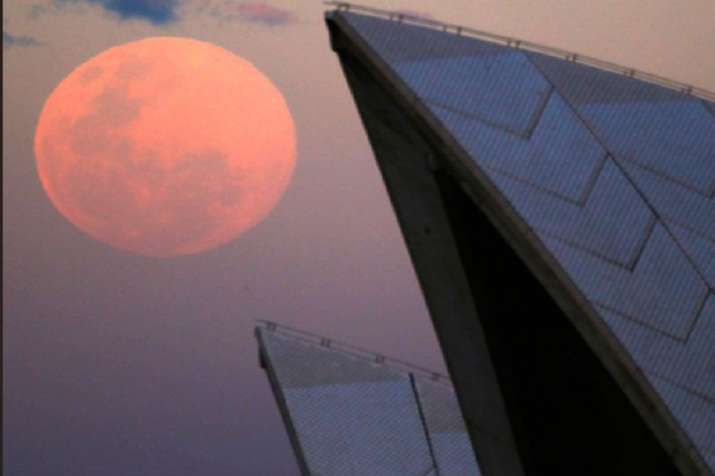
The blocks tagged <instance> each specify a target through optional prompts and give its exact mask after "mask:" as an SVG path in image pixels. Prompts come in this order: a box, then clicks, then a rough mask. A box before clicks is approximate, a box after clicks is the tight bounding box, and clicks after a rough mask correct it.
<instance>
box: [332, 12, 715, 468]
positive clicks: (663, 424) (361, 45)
mask: <svg viewBox="0 0 715 476" xmlns="http://www.w3.org/2000/svg"><path fill="white" fill-rule="evenodd" d="M326 21H328V22H331V23H333V24H334V25H335V26H336V27H337V28H339V29H340V31H341V32H342V33H343V34H344V35H345V37H346V38H348V39H349V40H350V44H349V45H341V46H346V47H348V49H349V50H350V54H351V55H352V56H353V57H355V58H357V59H358V60H360V61H361V63H362V64H363V65H364V66H365V67H366V68H367V69H368V70H369V71H370V72H371V73H372V74H373V75H374V76H375V78H376V79H378V80H381V83H382V84H383V86H384V88H385V89H386V90H387V91H388V92H389V93H390V94H391V95H392V96H393V97H394V99H395V100H396V102H397V103H398V104H399V105H400V107H401V109H402V110H404V111H405V113H406V115H407V116H408V117H409V118H410V119H411V120H412V122H413V123H414V124H416V125H418V127H419V128H420V132H421V133H422V134H423V135H424V136H425V137H426V138H429V140H430V142H431V143H432V144H433V145H434V146H435V147H436V148H437V149H439V150H440V151H442V152H443V155H444V156H445V157H448V158H449V163H448V164H446V165H447V166H448V168H449V172H450V173H451V174H452V175H453V176H454V177H455V178H456V179H457V181H458V182H460V183H461V185H462V187H463V189H464V191H465V192H466V193H467V195H469V196H470V198H471V199H472V200H473V202H474V204H475V206H477V207H479V209H480V210H482V211H483V212H484V213H485V215H486V216H487V217H488V218H489V220H490V221H491V222H492V224H493V225H494V226H495V227H496V228H497V230H498V231H499V233H500V234H501V235H502V237H503V238H504V239H505V240H506V242H507V243H508V244H509V245H510V246H511V247H512V248H513V249H514V251H515V252H516V253H517V255H518V256H519V258H520V259H521V260H522V261H523V262H524V263H525V264H526V266H527V267H528V268H529V270H530V271H531V272H532V273H533V274H534V275H535V276H536V277H537V279H538V280H539V281H540V282H541V284H542V285H543V286H544V287H545V288H546V289H547V290H548V291H549V293H550V294H551V296H552V298H553V299H554V300H555V301H556V303H557V304H558V305H559V307H561V309H562V310H563V312H564V313H565V314H566V315H567V316H568V317H569V319H570V320H571V322H572V324H573V325H574V327H575V328H576V329H577V330H578V332H579V333H580V334H581V336H582V337H583V338H584V339H585V340H586V342H587V343H588V344H589V345H590V346H591V349H592V350H593V351H594V352H595V353H596V355H597V356H598V357H599V358H600V359H601V361H602V362H603V364H604V365H605V366H606V368H607V369H608V370H609V372H611V374H612V375H613V377H614V378H615V380H616V381H617V382H618V383H619V384H620V385H621V387H622V389H623V390H624V391H625V393H626V395H627V396H628V397H629V399H630V400H631V402H632V403H633V404H634V405H635V407H636V408H637V410H638V411H639V412H640V414H641V416H642V417H643V418H644V420H645V421H646V423H647V425H648V426H649V427H650V428H651V430H652V431H653V432H654V433H655V435H656V436H657V438H658V439H659V441H660V442H661V444H662V445H663V446H664V448H665V450H666V451H667V452H668V453H669V454H670V455H671V457H672V458H673V461H674V462H675V464H676V465H677V466H678V468H679V469H680V470H681V471H682V472H683V474H684V475H686V476H715V475H713V473H712V472H711V471H710V469H709V468H708V466H707V464H706V462H705V460H704V457H703V456H702V455H701V454H700V453H699V451H698V450H697V448H696V447H695V445H694V444H693V443H692V442H691V440H690V438H689V436H688V435H687V434H686V433H685V431H684V430H683V429H682V428H681V427H680V424H679V423H678V422H677V420H676V419H675V417H674V416H673V415H672V413H671V411H670V409H669V408H668V407H667V406H666V404H665V402H663V401H662V400H661V398H660V397H659V396H658V393H657V392H656V391H655V389H654V388H653V387H652V385H651V384H650V382H649V381H648V379H647V377H646V376H645V375H644V374H643V371H642V370H641V369H640V368H639V367H638V365H637V364H636V363H635V361H634V360H633V358H632V356H631V355H630V354H629V353H628V352H627V351H626V350H625V349H624V348H623V346H622V344H621V343H620V342H619V340H618V338H617V337H616V336H615V335H614V334H613V333H612V332H611V330H610V329H609V328H608V327H607V325H606V324H605V323H604V322H603V321H602V320H601V318H600V317H599V314H598V312H597V311H596V309H595V308H594V307H593V305H592V304H591V303H590V302H589V301H588V300H587V299H586V297H585V296H584V295H583V293H582V292H581V291H580V290H579V289H578V287H577V286H576V284H575V283H574V282H573V280H572V279H571V278H570V276H569V275H568V273H566V271H565V270H564V269H563V268H562V267H561V265H560V264H559V263H558V261H557V260H556V259H555V258H554V257H553V256H552V255H551V253H550V252H549V251H548V250H547V248H546V247H545V246H544V244H543V243H542V242H541V240H540V239H539V238H538V236H537V235H536V234H535V233H534V231H533V230H532V229H531V228H530V227H529V226H528V224H527V223H526V222H525V221H524V220H523V219H522V218H521V217H520V216H519V214H518V213H517V212H516V210H514V208H513V207H512V206H511V204H509V203H508V202H507V201H506V200H505V198H504V197H503V196H502V195H501V193H500V192H499V191H498V189H497V188H496V187H495V186H494V184H492V183H491V181H490V180H489V178H488V177H487V176H486V175H485V174H484V173H483V172H481V171H480V170H479V169H477V167H476V166H475V165H474V164H473V163H472V161H471V160H470V158H469V154H468V153H467V152H466V151H465V150H464V149H463V148H462V147H461V146H460V145H459V144H458V142H457V141H456V140H455V139H454V137H452V135H451V134H450V133H449V131H448V130H446V129H445V128H444V127H443V126H442V124H441V123H440V121H439V120H438V119H437V118H436V117H435V116H434V115H433V114H432V113H431V112H430V110H429V108H428V107H427V106H426V105H425V104H424V103H422V102H421V100H420V99H419V98H418V97H417V96H416V95H415V93H414V92H412V91H411V90H410V89H409V88H408V87H407V85H405V84H404V83H403V82H402V80H401V79H400V78H399V77H398V76H397V75H396V74H394V72H393V71H392V70H391V68H390V67H389V65H388V64H387V63H386V62H385V61H384V60H383V59H382V58H381V57H380V55H379V54H377V53H376V52H375V51H374V50H372V48H371V47H370V46H369V45H368V44H367V42H366V41H365V40H364V39H363V38H362V37H361V36H360V34H359V33H358V32H357V31H356V30H355V29H354V28H353V27H352V26H351V25H350V24H349V22H348V21H347V20H345V19H344V17H343V14H342V13H341V12H339V11H331V12H327V13H326ZM332 47H333V49H334V50H336V45H332ZM453 381H454V379H453Z"/></svg>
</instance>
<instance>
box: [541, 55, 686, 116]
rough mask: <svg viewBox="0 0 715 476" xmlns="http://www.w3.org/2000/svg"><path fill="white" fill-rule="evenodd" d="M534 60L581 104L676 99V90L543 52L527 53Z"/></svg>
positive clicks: (677, 98) (550, 79)
mask: <svg viewBox="0 0 715 476" xmlns="http://www.w3.org/2000/svg"><path fill="white" fill-rule="evenodd" d="M527 54H528V56H529V58H530V59H531V60H532V61H533V63H534V64H535V65H536V66H537V67H538V68H539V70H540V71H541V72H542V73H543V74H544V75H545V77H546V78H547V79H548V80H549V81H551V83H552V84H553V85H554V86H556V88H557V89H558V90H559V91H560V92H561V94H563V95H564V97H565V98H566V99H567V100H568V101H569V102H571V103H572V104H574V105H575V106H578V105H580V104H583V103H601V102H606V103H630V102H634V101H636V102H637V101H673V100H679V99H681V98H682V95H681V94H680V93H678V92H676V91H672V90H669V89H665V88H662V87H659V86H656V85H654V84H649V83H644V82H643V81H640V80H637V79H633V78H628V77H626V76H623V75H620V74H613V73H610V72H607V71H603V70H600V69H597V68H594V67H592V66H586V65H582V64H578V63H573V62H570V61H564V60H562V59H559V58H554V57H551V56H546V55H543V54H540V53H532V52H529V53H527Z"/></svg>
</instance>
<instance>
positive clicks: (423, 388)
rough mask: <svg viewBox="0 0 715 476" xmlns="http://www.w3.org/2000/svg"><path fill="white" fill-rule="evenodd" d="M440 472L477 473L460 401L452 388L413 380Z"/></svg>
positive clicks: (444, 473) (421, 380) (423, 380)
mask: <svg viewBox="0 0 715 476" xmlns="http://www.w3.org/2000/svg"><path fill="white" fill-rule="evenodd" d="M415 386H416V388H417V395H418V398H419V401H420V405H421V406H422V411H423V413H424V418H425V423H426V425H427V429H428V432H429V438H430V442H431V444H432V451H433V452H434V456H435V459H436V461H437V467H438V468H439V474H440V475H450V474H454V475H462V474H464V475H479V474H481V473H480V471H479V467H478V465H477V461H476V459H475V458H474V453H473V451H472V446H471V443H470V441H469V436H468V435H467V429H466V427H465V426H464V420H463V419H462V414H461V411H460V409H459V403H458V402H457V398H456V396H455V395H454V391H453V390H452V389H451V387H447V386H445V385H442V384H439V383H434V382H431V381H429V380H425V379H419V378H418V379H415Z"/></svg>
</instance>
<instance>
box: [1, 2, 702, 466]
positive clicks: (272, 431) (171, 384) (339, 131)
mask: <svg viewBox="0 0 715 476" xmlns="http://www.w3.org/2000/svg"><path fill="white" fill-rule="evenodd" d="M363 3H364V4H367V5H371V6H375V7H380V8H385V9H391V10H401V11H405V10H409V11H413V12H417V13H420V14H422V15H425V16H429V17H432V18H434V19H438V20H443V21H447V22H452V23H457V24H462V25H465V26H469V27H473V28H477V29H480V30H485V31H489V32H494V33H499V34H502V35H507V36H512V37H516V38H521V39H524V40H530V41H534V42H537V43H542V44H545V45H549V46H554V47H559V48H563V49H567V50H570V51H574V52H577V53H580V54H586V55H590V56H593V57H597V58H601V59H604V60H609V61H613V62H616V63H619V64H622V65H624V66H629V67H634V68H636V69H639V70H642V71H646V72H650V73H655V74H658V75H662V76H665V77H669V78H671V79H675V80H678V81H682V82H685V83H689V84H692V85H694V86H697V87H701V88H705V89H707V90H710V91H715V56H714V55H713V54H712V45H713V44H715V29H713V27H712V19H713V18H715V3H713V2H712V1H711V0H688V1H683V2H672V1H670V0H652V1H650V2H635V1H623V0H619V1H616V0H601V1H599V2H593V1H590V0H589V1H586V0H582V1H581V0H568V1H566V0H540V1H533V0H506V1H505V0H452V1H449V2H445V1H443V0H412V1H397V0H392V1H388V0H383V1H378V0H372V1H370V0H364V2H363ZM645 6H647V9H646V8H645ZM326 8H327V7H325V6H324V5H322V4H321V3H319V2H316V1H312V0H311V1H308V0H302V1H300V2H299V1H297V0H294V1H288V0H271V1H266V2H263V1H258V2H251V1H247V2H244V1H240V0H234V1H228V0H165V1H161V0H159V1H157V0H42V1H40V0H22V1H20V0H5V1H4V2H3V258H4V259H3V412H4V418H3V434H4V438H3V452H4V458H3V469H4V474H6V475H8V476H20V475H22V476H34V475H48V474H75V475H92V474H101V475H103V476H114V475H126V474H132V475H144V474H146V475H172V476H176V475H184V474H186V475H189V474H192V475H193V474H197V473H200V474H211V475H229V474H231V475H236V474H240V475H297V474H299V473H298V469H297V465H296V464H295V461H294V457H293V454H292V452H291V449H290V445H289V442H288V438H287V436H286V433H285V431H284V427H283V424H282V422H281V420H280V416H279V414H278V410H277V408H276V405H275V403H274V400H273V396H272V393H271V391H270V388H269V385H268V382H267V379H266V377H265V374H264V373H263V372H262V370H261V369H260V368H259V366H258V361H257V347H256V342H255V338H254V334H253V328H254V325H255V320H256V319H268V320H272V321H276V322H278V323H282V324H286V325H289V326H293V327H297V328H299V329H304V330H307V331H311V332H314V333H317V334H320V335H324V336H327V337H330V338H333V339H337V340H341V341H344V342H348V343H350V344H353V345H357V346H360V347H363V348H366V349H369V350H373V351H375V352H379V353H384V354H387V355H390V356H392V357H396V358H400V359H403V360H406V361H410V362H413V363H415V364H417V365H421V366H424V367H427V368H431V369H434V370H437V371H444V363H443V361H442V357H441V355H440V352H439V349H438V345H437V342H436V339H435V336H434V333H433V330H432V326H431V323H430V321H429V316H428V314H427V311H426V308H425V305H424V301H423V298H422V295H421V293H420V290H419V287H418V284H417V282H416V279H415V274H414V272H413V270H412V267H411V264H410V261H409V256H408V254H407V251H406V249H405V246H404V242H403V239H402V237H401V234H400V231H399V227H398V225H397V223H396V221H395V217H394V214H393V212H392V209H391V206H390V203H389V199H388V197H387V193H386V191H385V188H384V185H383V184H382V181H381V178H380V175H379V171H378V169H377V167H376V164H375V162H374V159H373V156H372V152H371V149H370V147H369V144H368V142H367V139H366V136H365V133H364V131H363V128H362V126H361V124H360V120H359V117H358V114H357V111H356V108H355V105H354V102H353V100H352V97H351V95H350V92H349V90H348V87H347V85H346V82H345V79H344V77H343V75H342V72H341V70H340V67H339V64H338V61H337V57H336V56H335V54H334V53H333V52H332V51H331V50H330V47H329V43H328V35H327V30H326V28H325V24H324V21H323V12H324V11H325V9H326ZM151 36H181V37H189V38H194V39H198V40H202V41H206V42H210V43H213V44H216V45H218V46H221V47H223V48H225V49H227V50H229V51H231V52H234V53H236V54H237V55H239V56H241V57H243V58H244V59H246V60H248V61H250V62H251V63H253V65H254V66H256V67H257V68H258V69H259V70H260V71H262V72H263V73H264V74H266V75H267V76H268V77H269V78H271V80H272V81H273V83H274V84H275V85H276V86H277V87H278V89H280V90H281V92H282V93H283V95H284V97H285V99H286V102H287V104H288V107H289V109H290V111H291V113H292V115H293V118H294V121H295V125H296V129H297V140H298V149H297V163H296V169H295V173H294V176H293V179H292V181H291V183H290V185H289V187H288V189H287V191H286V193H285V195H284V196H283V198H282V200H281V201H280V202H279V203H278V205H277V206H276V208H275V209H274V210H273V212H272V213H271V214H270V215H269V216H268V217H267V218H266V219H265V220H264V221H263V222H261V223H260V224H258V225H257V226H255V227H254V228H253V229H251V230H249V231H248V232H246V233H245V234H243V235H242V236H241V237H239V238H238V239H237V240H235V241H232V242H230V243H228V244H226V245H224V246H222V247H219V248H216V249H213V250H209V251H206V252H204V253H200V254H195V255H189V256H182V257H173V258H151V257H145V256H140V255H136V254H131V253H129V252H126V251H122V250H119V249H115V248H112V247H110V246H108V245H106V244H103V243H101V242H99V241H96V240H94V239H92V238H91V237H89V236H88V235H86V234H84V233H82V232H81V231H79V230H78V229H77V228H75V227H74V226H73V225H72V224H71V223H69V222H68V221H67V220H66V219H65V218H64V217H63V216H62V215H61V214H60V213H59V212H58V211H57V210H56V209H55V208H54V206H53V205H52V203H51V202H50V201H49V199H48V198H47V195H46V194H45V192H44V190H43V189H42V186H41V184H40V182H39V180H38V176H37V172H36V168H35V158H34V153H33V148H32V144H33V137H34V133H35V128H36V125H37V120H38V116H39V114H40V111H41V109H42V106H43V104H44V102H45V100H46V99H47V97H48V95H49V94H50V93H51V92H52V90H53V89H54V88H55V87H56V86H57V84H58V83H59V82H60V81H61V80H62V79H63V78H64V77H65V76H66V75H67V74H68V73H70V72H71V71H72V70H73V69H74V68H75V67H77V66H78V65H79V64H80V63H82V62H84V61H86V60H87V59H89V58H91V57H93V56H94V55H97V54H99V53H101V52H102V51H104V50H106V49H107V48H110V47H112V46H116V45H119V44H122V43H126V42H129V41H133V40H137V39H141V38H146V37H151Z"/></svg>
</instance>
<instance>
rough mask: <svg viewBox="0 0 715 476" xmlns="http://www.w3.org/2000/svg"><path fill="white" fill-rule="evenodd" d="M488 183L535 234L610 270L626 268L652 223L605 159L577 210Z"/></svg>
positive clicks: (523, 189)
mask: <svg viewBox="0 0 715 476" xmlns="http://www.w3.org/2000/svg"><path fill="white" fill-rule="evenodd" d="M489 175H490V178H491V179H492V180H493V181H494V183H495V184H496V185H497V186H498V187H499V189H500V190H501V191H502V193H503V194H504V195H505V196H506V197H507V199H508V200H509V201H510V202H511V203H512V205H513V206H514V208H515V209H516V210H517V211H518V212H519V214H520V215H521V216H522V217H523V218H524V219H525V220H526V222H527V223H528V224H529V225H530V226H531V227H532V228H534V229H535V230H536V231H537V232H539V234H540V235H544V236H550V237H553V238H556V239H558V240H560V241H562V242H564V243H569V244H571V245H573V246H575V247H578V248H579V249H581V250H582V251H585V252H587V253H589V254H591V255H592V256H593V257H594V258H599V260H601V261H603V265H604V266H606V265H609V266H611V265H615V266H613V269H614V270H617V269H619V268H621V269H622V270H623V271H624V268H625V269H630V268H631V267H632V266H634V265H635V264H636V262H637V260H638V259H639V257H640V255H641V253H642V251H643V248H644V246H645V243H646V241H647V240H648V238H649V236H650V234H651V233H652V230H653V227H654V225H655V219H654V217H653V215H652V213H651V212H650V210H649V209H648V208H647V207H646V206H645V204H644V203H643V202H642V200H640V197H639V196H638V195H637V194H636V193H635V192H634V191H633V189H632V188H631V187H630V186H629V184H628V182H627V180H626V179H625V177H624V176H623V175H622V174H621V173H620V171H619V170H618V168H617V167H616V166H615V165H614V164H613V163H612V162H611V161H610V160H609V161H607V162H606V163H605V165H604V167H603V170H602V172H601V174H600V175H599V176H598V179H597V180H596V183H595V185H594V188H593V191H592V192H591V195H590V196H589V197H588V199H587V201H586V203H585V204H584V205H582V206H580V205H574V204H572V203H569V202H566V201H564V200H561V199H559V198H558V197H554V196H553V195H551V194H548V193H544V192H543V191H542V190H540V189H537V188H535V187H533V186H529V185H528V184H525V183H523V182H520V181H516V180H513V179H511V178H509V177H506V176H504V175H502V174H498V173H490V174H489Z"/></svg>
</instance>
